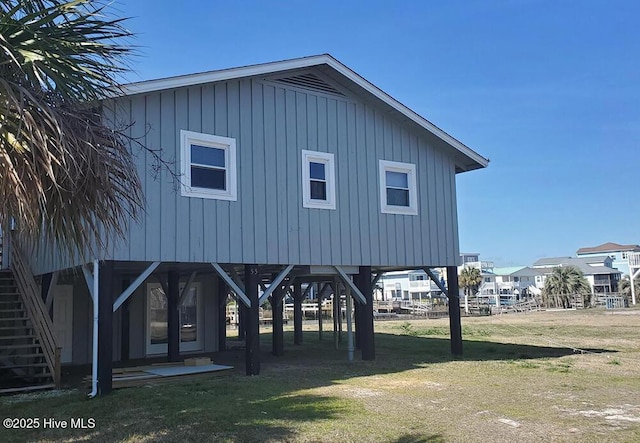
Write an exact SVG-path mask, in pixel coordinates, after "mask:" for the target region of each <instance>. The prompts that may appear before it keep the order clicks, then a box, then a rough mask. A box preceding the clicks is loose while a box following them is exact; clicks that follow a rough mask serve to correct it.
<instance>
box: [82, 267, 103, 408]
mask: <svg viewBox="0 0 640 443" xmlns="http://www.w3.org/2000/svg"><path fill="white" fill-rule="evenodd" d="M99 269H100V266H99V264H98V260H94V261H93V277H92V278H91V283H92V285H91V286H90V287H89V292H90V293H91V296H92V298H93V358H92V361H91V393H89V397H90V398H93V397H95V396H96V395H97V394H98V314H99V312H100V311H99V303H98V301H99V299H100V293H99V292H100V289H99V288H100V286H99V283H100V274H99V272H100V271H99ZM82 270H83V271H85V279H87V275H88V274H89V271H88V270H86V269H85V267H84V266H83V267H82ZM87 283H89V279H87Z"/></svg>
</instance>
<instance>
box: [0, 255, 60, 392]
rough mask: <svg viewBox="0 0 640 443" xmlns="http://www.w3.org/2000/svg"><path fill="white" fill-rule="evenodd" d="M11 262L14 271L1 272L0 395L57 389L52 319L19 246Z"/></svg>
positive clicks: (57, 363) (57, 352) (56, 351)
mask: <svg viewBox="0 0 640 443" xmlns="http://www.w3.org/2000/svg"><path fill="white" fill-rule="evenodd" d="M12 246H16V245H12ZM11 259H12V260H11V269H3V270H0V394H7V393H14V392H25V391H34V390H39V389H51V388H58V387H59V386H60V348H59V347H58V346H57V344H56V341H55V337H54V335H53V327H52V323H51V318H50V317H49V314H48V312H46V308H45V306H44V303H43V302H42V299H41V298H40V297H39V296H38V294H39V292H38V290H37V286H36V284H35V281H34V279H33V275H31V273H30V271H29V269H28V268H27V267H26V265H25V262H24V260H23V258H22V254H21V253H20V251H19V249H18V248H17V247H12V248H11Z"/></svg>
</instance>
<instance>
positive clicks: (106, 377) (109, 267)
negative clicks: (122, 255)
mask: <svg viewBox="0 0 640 443" xmlns="http://www.w3.org/2000/svg"><path fill="white" fill-rule="evenodd" d="M94 278H95V276H94ZM97 295H98V309H99V312H98V395H100V396H103V395H107V394H109V393H110V392H111V388H112V385H113V384H112V376H113V375H112V371H113V262H112V261H103V262H101V263H100V269H99V272H98V294H97Z"/></svg>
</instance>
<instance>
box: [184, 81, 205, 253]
mask: <svg viewBox="0 0 640 443" xmlns="http://www.w3.org/2000/svg"><path fill="white" fill-rule="evenodd" d="M202 94H203V88H202V87H200V86H194V87H191V88H189V89H188V96H187V97H188V109H189V112H188V114H187V115H188V124H187V126H188V129H189V130H190V131H196V132H203V130H202V120H203V119H204V118H205V115H204V109H203V103H202ZM179 136H180V134H179V133H178V137H179ZM178 198H179V199H180V200H187V205H188V207H189V212H188V214H189V220H188V221H185V220H182V222H180V221H179V223H178V229H180V226H181V225H185V224H188V225H189V228H190V229H189V234H190V235H189V242H188V246H189V250H188V251H187V254H186V255H185V257H187V259H188V260H189V261H195V262H202V261H204V216H203V214H204V208H203V205H204V201H205V199H202V198H192V197H191V198H189V197H181V196H180V197H178Z"/></svg>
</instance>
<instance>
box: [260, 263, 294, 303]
mask: <svg viewBox="0 0 640 443" xmlns="http://www.w3.org/2000/svg"><path fill="white" fill-rule="evenodd" d="M292 269H293V265H289V266H287V267H286V268H284V269H283V270H282V271H281V272H280V274H278V276H277V277H276V278H275V279H274V280H273V282H271V284H270V285H269V287H268V288H267V290H266V291H264V292H263V293H262V296H261V297H260V299H259V301H258V302H259V305H258V306H262V304H263V303H264V302H265V301H267V299H268V298H269V296H270V295H271V293H272V292H273V291H274V290H275V289H276V288H277V287H278V286H279V285H280V283H282V280H284V279H285V277H286V276H287V275H289V272H291V270H292Z"/></svg>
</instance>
